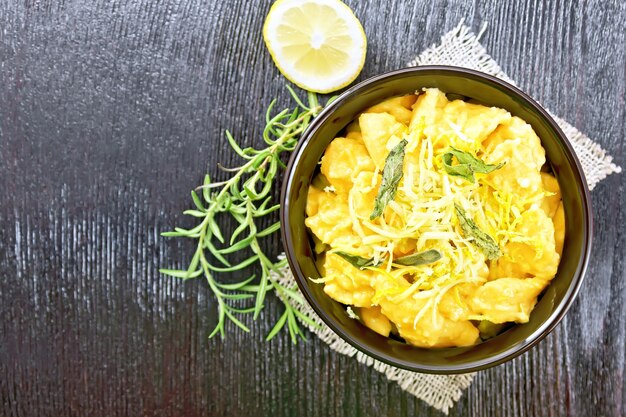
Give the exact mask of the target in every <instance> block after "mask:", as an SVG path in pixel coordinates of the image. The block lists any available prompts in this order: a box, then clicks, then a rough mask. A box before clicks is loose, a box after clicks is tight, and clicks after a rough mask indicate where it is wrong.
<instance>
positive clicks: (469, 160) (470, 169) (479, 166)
mask: <svg viewBox="0 0 626 417" xmlns="http://www.w3.org/2000/svg"><path fill="white" fill-rule="evenodd" d="M453 156H455V157H456V159H457V161H459V163H458V164H457V165H452V157H453ZM442 159H443V167H444V168H445V170H446V172H447V173H448V175H452V176H455V177H463V178H465V179H466V180H467V181H469V182H475V181H476V178H474V173H475V172H479V173H481V174H489V173H490V172H493V171H495V170H496V169H500V168H502V167H503V166H504V164H505V163H506V162H502V163H500V164H498V165H490V164H486V163H484V162H483V161H481V160H480V159H478V158H476V157H475V156H474V155H472V154H470V153H469V152H465V151H462V150H460V149H456V148H452V147H451V148H450V150H448V152H446V153H444V154H443V155H442Z"/></svg>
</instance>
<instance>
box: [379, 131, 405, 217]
mask: <svg viewBox="0 0 626 417" xmlns="http://www.w3.org/2000/svg"><path fill="white" fill-rule="evenodd" d="M407 143H408V142H407V141H406V139H402V140H401V141H400V142H399V143H398V144H397V145H396V146H394V147H393V149H392V150H391V151H390V152H389V155H387V158H386V159H385V166H384V167H383V179H382V182H381V184H380V188H379V189H378V194H377V195H376V200H375V201H374V211H373V212H372V214H371V215H370V220H374V219H375V218H376V217H378V216H380V215H381V214H383V210H384V209H385V207H387V204H388V203H389V202H390V201H391V200H393V198H394V197H395V196H396V192H397V191H398V183H399V182H400V180H401V179H402V166H403V163H404V148H405V147H406V145H407Z"/></svg>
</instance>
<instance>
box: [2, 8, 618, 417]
mask: <svg viewBox="0 0 626 417" xmlns="http://www.w3.org/2000/svg"><path fill="white" fill-rule="evenodd" d="M347 3H348V4H350V5H351V7H353V8H354V10H355V12H356V14H357V16H359V18H360V19H361V21H362V22H363V24H364V27H365V30H366V33H367V35H368V40H369V47H368V56H367V61H366V65H365V68H364V70H363V73H362V74H361V76H360V79H364V78H367V77H369V76H372V75H374V74H378V73H380V72H383V71H387V70H391V69H395V68H399V67H402V66H404V65H405V64H406V63H407V62H408V61H409V60H410V59H412V58H413V57H414V56H415V55H416V54H418V53H419V52H420V51H422V50H423V49H424V48H426V47H427V46H429V45H431V44H433V43H434V42H437V41H438V39H439V37H440V36H441V35H443V34H444V33H445V32H446V31H448V30H450V29H451V28H453V27H454V26H455V25H456V24H457V23H458V22H459V20H460V19H461V18H465V19H466V22H467V23H468V24H469V25H471V27H472V28H473V29H474V30H476V31H477V30H479V29H480V27H481V25H482V24H483V23H487V24H488V28H487V31H486V32H485V35H484V37H483V39H482V42H483V44H484V45H485V47H486V48H487V49H488V51H490V52H491V54H492V55H493V56H494V57H495V58H496V59H497V60H498V61H499V62H500V63H501V66H502V67H503V69H504V70H505V71H506V72H507V73H508V74H509V75H510V76H511V77H512V78H514V79H515V80H517V81H518V83H519V85H520V86H521V87H522V88H523V89H525V90H526V91H528V92H529V93H530V94H531V95H532V96H534V97H535V98H537V99H538V100H539V101H541V102H542V103H544V104H545V105H546V106H547V107H548V108H550V109H552V110H553V111H554V112H555V113H557V114H559V115H562V116H563V117H565V118H566V119H568V120H569V121H570V122H571V123H573V124H574V125H575V126H577V127H578V128H579V129H581V130H582V131H584V132H586V133H587V134H589V135H590V136H591V137H592V138H594V139H595V140H597V141H598V142H599V143H600V144H602V146H603V147H605V148H606V149H607V150H608V151H609V152H610V153H611V154H613V155H614V156H615V158H616V162H617V163H618V164H621V165H624V164H625V163H626V161H625V158H624V141H625V140H624V136H625V133H626V103H625V96H626V23H625V22H626V3H624V2H623V1H561V2H556V1H540V0H534V1H533V0H520V1H510V2H501V1H495V0H491V1H487V0H477V1H474V2H465V1H460V0H458V1H453V0H449V1H416V2H408V1H407V2H400V1H397V2H378V1H375V0H367V1H366V0H361V1H356V0H350V1H348V2H347ZM269 4H270V2H268V1H263V2H256V1H247V0H230V1H215V0H214V1H210V0H204V1H202V0H128V1H120V0H117V1H104V0H65V1H63V0H54V1H53V0H41V1H37V0H23V1H19V2H18V1H9V0H6V1H2V2H0V185H1V187H2V198H1V200H0V314H1V317H2V319H1V321H0V414H1V415H3V416H79V415H80V416H85V415H88V416H122V415H130V416H137V415H154V416H173V415H190V416H192V415H216V416H218V415H219V416H221V415H240V416H260V415H272V416H276V417H278V416H292V415H302V416H305V415H306V416H361V415H384V416H400V415H420V416H427V415H441V413H440V412H438V411H436V410H434V409H432V408H429V407H428V406H427V405H426V404H425V403H423V402H421V401H419V400H417V399H415V398H414V397H412V396H410V395H408V394H406V393H405V392H403V391H402V390H401V389H400V388H399V387H398V386H397V385H396V384H395V383H393V382H389V381H387V380H386V378H385V377H383V376H381V375H379V374H378V373H377V372H376V371H374V370H372V369H370V368H368V367H366V366H364V365H361V364H359V363H358V362H356V360H354V359H350V358H347V357H344V356H341V355H339V354H336V353H334V352H331V351H330V350H329V349H328V348H327V347H326V346H325V345H324V344H323V343H321V342H320V341H319V340H316V338H315V337H309V341H308V342H307V343H301V344H299V345H297V346H293V345H292V344H291V342H290V340H289V338H288V336H287V335H286V334H284V333H282V334H280V336H279V337H277V338H276V339H275V340H273V341H272V342H270V343H267V342H265V341H264V336H265V335H266V334H267V332H268V331H269V329H270V325H271V323H272V322H273V321H275V320H276V318H277V317H278V315H279V314H280V313H281V309H280V304H279V303H278V302H277V300H275V299H273V298H270V299H269V300H268V306H267V308H266V309H265V311H264V314H263V316H262V318H261V319H260V320H258V321H256V322H249V323H248V324H250V325H251V326H252V332H251V334H244V333H242V332H241V331H238V330H235V329H233V328H232V327H231V328H229V332H228V337H227V338H226V339H225V340H219V339H211V340H208V339H207V336H208V334H209V332H210V330H211V329H212V326H213V325H214V323H215V310H214V309H215V305H214V302H213V299H212V297H211V295H210V292H209V290H208V288H207V286H206V285H203V283H202V282H201V281H195V282H194V281H192V282H186V283H183V282H180V281H176V280H174V279H168V278H165V277H163V276H160V275H159V274H158V272H157V268H158V267H159V266H179V267H182V266H183V265H184V264H185V263H186V262H188V260H189V257H190V255H191V253H192V250H193V246H192V243H191V242H180V241H173V240H165V239H163V238H161V237H159V232H161V231H165V230H168V229H170V228H171V227H173V226H174V225H180V224H182V225H190V224H191V223H190V222H189V220H188V219H184V218H183V216H182V215H181V212H182V210H184V209H186V208H188V207H189V206H190V200H189V191H190V190H191V189H192V188H193V187H194V186H196V185H198V184H199V182H200V181H201V179H202V177H203V174H204V172H205V171H206V170H209V172H212V173H215V172H216V169H215V165H216V163H217V162H222V163H224V164H225V165H234V164H235V163H236V162H237V160H236V158H235V155H234V154H233V152H231V151H230V150H229V149H228V147H227V146H226V144H225V141H224V137H223V130H224V129H226V128H229V129H231V130H232V131H233V133H234V134H235V135H236V136H237V137H240V138H242V140H243V142H244V143H246V144H259V143H260V136H259V134H260V131H261V128H262V124H263V123H262V117H261V116H262V113H263V111H264V109H265V108H266V106H267V104H268V103H269V102H270V100H271V99H273V98H275V97H276V98H278V103H279V104H280V105H281V106H286V105H288V104H289V99H288V94H287V92H286V90H285V89H284V85H285V80H284V79H283V78H282V77H281V75H280V74H279V73H278V72H277V71H276V69H275V68H274V66H273V64H272V62H271V59H270V57H269V55H268V53H267V52H266V50H265V48H264V45H263V42H262V38H261V27H262V23H263V20H264V17H265V14H266V13H267V10H268V9H269ZM623 178H624V177H623V175H614V176H611V177H610V178H608V179H607V180H605V181H604V182H602V183H601V184H600V185H599V186H598V187H597V188H596V189H595V190H594V192H593V204H594V212H595V214H594V220H595V222H596V223H595V236H596V238H595V241H594V247H593V257H592V260H591V264H590V268H589V272H588V274H587V278H586V280H585V282H584V285H583V288H582V290H581V292H580V295H579V297H578V299H577V301H576V302H575V303H574V305H573V307H572V309H571V310H570V312H569V313H568V315H567V317H566V318H565V319H564V321H563V322H562V324H561V325H560V326H558V328H557V329H556V330H555V331H554V332H553V333H552V334H551V335H549V336H548V337H547V338H546V339H545V340H544V341H543V342H542V343H540V344H539V346H537V347H536V348H535V349H533V350H531V351H530V352H529V353H527V354H525V355H523V356H521V357H520V358H518V359H516V360H514V361H512V362H509V363H507V364H506V365H503V366H499V367H496V368H493V369H491V370H488V371H485V372H481V373H479V374H478V376H477V377H476V379H475V382H474V384H473V385H472V386H471V387H470V388H469V389H468V390H467V391H466V392H465V394H464V395H463V397H462V399H461V400H460V402H459V403H458V404H457V405H456V406H455V407H454V408H453V409H452V410H451V415H469V416H478V415H485V416H487V415H495V416H498V415H503V416H504V415H507V416H531V415H540V416H562V415H571V416H585V417H586V416H616V417H617V416H621V415H624V412H625V411H624V393H625V390H626V386H625V384H624V359H625V350H626V349H625V338H626V307H625V305H626V280H625V272H624V258H625V256H626V244H625V243H626V242H625V239H626V235H625V233H624V232H625V227H624V223H625V222H626V216H625V210H624V207H626V190H625V184H624V179H623ZM276 192H277V190H276ZM268 248H269V249H270V250H271V251H272V253H274V254H278V253H279V252H280V251H281V246H280V242H279V240H278V239H277V238H275V239H273V240H271V241H270V242H268Z"/></svg>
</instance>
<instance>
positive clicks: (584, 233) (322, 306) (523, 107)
mask: <svg viewBox="0 0 626 417" xmlns="http://www.w3.org/2000/svg"><path fill="white" fill-rule="evenodd" d="M424 87H437V88H439V89H440V90H441V91H443V92H445V93H446V94H447V95H448V96H449V97H450V98H464V99H468V100H469V99H471V100H475V101H477V102H479V103H481V104H484V105H487V106H496V107H501V108H503V109H506V110H508V111H509V112H510V113H511V114H513V115H515V116H519V117H521V118H522V119H524V120H525V121H526V122H528V123H530V124H531V125H532V127H533V128H534V130H535V132H536V133H537V134H538V135H539V137H540V138H541V142H542V145H543V147H544V148H545V150H546V159H547V160H548V164H549V165H550V166H551V169H552V172H553V173H554V175H555V176H556V178H557V180H558V182H559V185H560V187H561V192H562V198H563V205H564V209H565V219H566V232H565V245H564V248H563V256H562V259H561V263H560V265H559V269H558V272H557V274H556V276H555V278H554V280H553V281H552V282H551V283H550V285H549V286H548V287H547V288H546V290H545V291H544V292H543V293H542V295H541V296H540V299H539V301H538V303H537V305H536V306H535V308H534V310H533V311H532V314H531V316H530V321H529V322H528V323H524V324H517V325H515V326H513V327H512V328H510V329H508V330H507V331H505V332H503V333H502V334H500V335H498V336H496V337H494V338H492V339H489V340H487V341H485V342H482V343H479V344H477V345H474V346H470V347H459V348H434V349H426V348H419V347H415V346H412V345H410V344H408V343H404V342H402V341H398V340H395V339H393V338H388V337H384V336H381V335H379V334H377V333H375V332H374V331H372V330H370V329H368V328H367V327H365V326H364V325H363V324H361V323H360V322H359V321H357V320H353V319H351V318H350V317H348V314H347V313H346V308H345V306H344V305H342V304H340V303H338V302H337V301H335V300H333V299H331V298H330V297H329V296H327V295H326V294H325V293H324V291H323V284H315V283H313V282H312V281H311V280H309V277H311V278H318V277H319V276H320V273H319V271H318V269H317V267H316V265H315V260H314V252H313V250H312V246H313V245H312V239H311V236H310V232H309V231H308V230H307V228H306V226H305V224H304V219H305V207H306V199H307V192H308V188H309V186H310V183H311V180H312V177H313V175H314V174H315V173H316V167H317V164H318V161H319V160H320V158H321V157H322V154H323V153H324V150H325V149H326V147H327V145H328V144H329V143H330V141H331V140H333V138H335V137H336V136H338V135H339V134H340V132H341V131H342V129H344V128H345V127H346V125H347V124H348V123H350V122H351V121H352V120H353V119H354V118H355V117H356V116H357V115H358V114H359V113H360V112H362V111H363V110H364V109H366V108H368V107H370V106H372V105H374V104H376V103H379V102H381V101H383V100H385V99H387V98H390V97H393V96H398V95H402V94H408V93H413V92H415V91H416V90H420V89H422V88H424ZM280 218H281V222H282V239H283V243H284V247H285V253H286V255H287V259H288V261H289V264H290V266H291V268H292V271H293V274H294V276H295V278H296V281H297V282H298V286H299V287H300V290H301V291H302V293H303V294H304V296H305V298H306V300H307V301H308V302H309V303H310V304H311V306H312V307H313V309H314V310H315V312H316V313H317V314H318V315H319V316H320V317H321V318H322V320H323V321H324V322H325V323H326V324H327V325H328V326H329V327H330V328H331V329H332V330H334V331H335V332H336V333H337V334H338V335H339V336H341V337H342V338H343V339H344V340H345V341H346V342H348V343H350V344H351V345H353V346H354V347H356V348H357V349H359V350H361V351H363V352H365V353H366V354H368V355H369V356H371V357H373V358H375V359H378V360H380V361H383V362H386V363H388V364H391V365H394V366H397V367H400V368H404V369H408V370H412V371H417V372H427V373H437V374H452V373H464V372H470V371H477V370H481V369H485V368H488V367H491V366H494V365H497V364H500V363H503V362H505V361H508V360H510V359H512V358H514V357H516V356H518V355H520V354H522V353H523V352H526V351H527V350H528V349H530V348H531V347H533V346H535V345H536V344H537V343H539V341H540V340H541V339H543V338H544V337H545V336H546V335H547V334H548V333H549V332H550V331H551V330H552V329H554V327H555V326H556V325H557V323H558V322H559V321H560V320H561V318H562V317H563V315H564V314H565V313H566V311H567V310H568V308H569V307H570V305H571V304H572V302H573V301H574V299H575V297H576V294H577V292H578V290H579V288H580V285H581V283H582V280H583V276H584V273H585V269H586V266H587V261H588V259H589V252H590V248H591V239H592V213H591V205H590V196H589V190H588V187H587V182H586V181H585V177H584V173H583V170H582V167H581V165H580V162H579V161H578V159H577V158H576V155H575V153H574V150H573V148H572V145H571V144H570V142H569V141H568V139H567V138H566V137H565V135H564V134H563V132H562V131H561V129H560V128H559V127H558V125H557V123H556V122H555V121H554V120H553V119H552V117H550V115H549V114H548V112H546V110H544V109H543V108H542V107H541V106H540V105H539V104H537V102H536V101H534V100H533V99H532V98H530V97H529V96H528V95H527V94H525V93H524V92H522V91H521V90H519V89H518V88H516V87H514V86H512V85H510V84H508V83H506V82H504V81H502V80H500V79H498V78H495V77H492V76H490V75H486V74H483V73H480V72H477V71H472V70H468V69H463V68H456V67H447V66H424V67H417V68H407V69H401V70H398V71H393V72H389V73H386V74H382V75H378V76H375V77H372V78H370V79H368V80H366V81H363V82H361V83H360V84H358V85H355V86H354V87H352V88H350V89H348V90H347V91H345V92H344V93H343V94H341V95H340V96H339V97H338V98H337V99H336V100H335V101H333V102H332V103H331V104H330V105H328V106H327V107H326V108H325V109H324V110H323V111H322V112H321V113H320V114H319V115H318V116H317V117H316V118H315V119H314V120H313V122H312V123H311V125H310V126H309V128H308V130H307V131H306V132H305V133H304V134H303V136H302V138H301V140H300V142H299V145H298V146H297V148H296V149H295V150H294V152H293V154H292V157H291V160H290V162H289V166H288V168H287V171H286V175H285V179H284V183H283V188H282V194H281V213H280Z"/></svg>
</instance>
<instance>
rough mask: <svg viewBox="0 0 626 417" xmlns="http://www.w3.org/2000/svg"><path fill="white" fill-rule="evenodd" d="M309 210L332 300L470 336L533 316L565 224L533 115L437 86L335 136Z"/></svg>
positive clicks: (429, 334) (436, 336)
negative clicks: (456, 95)
mask: <svg viewBox="0 0 626 417" xmlns="http://www.w3.org/2000/svg"><path fill="white" fill-rule="evenodd" d="M319 171H320V172H319V174H318V175H317V177H316V178H315V179H314V180H313V182H312V185H311V187H309V191H308V198H307V207H306V215H307V218H306V220H305V224H306V226H307V227H308V228H309V230H310V231H311V233H312V236H313V239H314V241H315V252H316V254H317V264H318V269H319V270H320V273H321V278H319V279H318V280H315V281H316V282H319V283H320V284H322V285H323V286H324V292H325V293H326V294H327V295H328V296H329V297H331V298H332V299H334V300H336V301H338V302H340V303H343V304H345V305H347V306H351V308H352V307H354V309H355V310H356V312H357V314H358V316H359V318H360V320H361V321H362V322H363V323H364V324H365V325H366V326H368V327H369V328H371V329H372V330H374V331H376V332H377V333H380V334H382V335H384V336H393V335H396V336H398V337H401V338H402V339H404V340H405V341H406V342H408V343H410V344H412V345H415V346H419V347H454V346H470V345H474V344H476V343H478V342H480V341H481V340H483V339H486V338H489V337H491V336H494V335H495V334H497V333H498V332H499V331H501V330H502V329H503V328H506V326H507V325H510V324H512V323H524V322H527V321H528V320H529V316H530V313H531V311H532V309H533V307H534V306H535V304H536V302H537V297H538V296H539V295H540V294H541V293H542V291H543V290H544V289H545V288H546V287H547V286H548V285H549V283H550V281H551V280H552V279H553V278H554V276H555V274H556V272H557V268H558V265H559V261H560V255H561V251H562V248H563V240H564V233H565V216H564V210H563V203H562V201H561V195H560V189H559V185H558V182H557V181H556V179H555V178H554V176H552V175H551V174H550V173H549V172H548V171H547V164H546V159H545V151H544V149H543V147H542V145H541V142H540V140H539V137H538V136H537V135H536V133H535V132H534V130H533V128H532V127H531V126H530V125H529V124H528V123H526V122H525V121H524V120H522V119H520V118H519V117H514V116H512V115H511V114H510V113H509V112H507V111H506V110H503V109H500V108H496V107H487V106H483V105H481V104H477V103H472V102H466V101H463V100H458V99H457V100H450V99H448V97H447V96H446V95H445V93H443V92H442V91H440V90H438V89H435V88H428V89H423V90H422V91H419V92H417V93H416V94H411V95H405V96H400V97H394V98H391V99H388V100H386V101H383V102H381V103H379V104H377V105H375V106H373V107H370V108H369V109H367V110H365V111H364V112H363V113H361V114H360V115H359V116H358V117H357V118H356V119H355V120H354V121H353V122H352V123H351V124H350V125H348V126H347V128H346V129H345V131H344V134H343V136H341V137H337V138H335V139H334V140H333V141H332V142H331V143H330V144H329V146H328V147H327V148H326V151H325V152H324V155H323V156H322V158H321V161H320V170H319Z"/></svg>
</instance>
